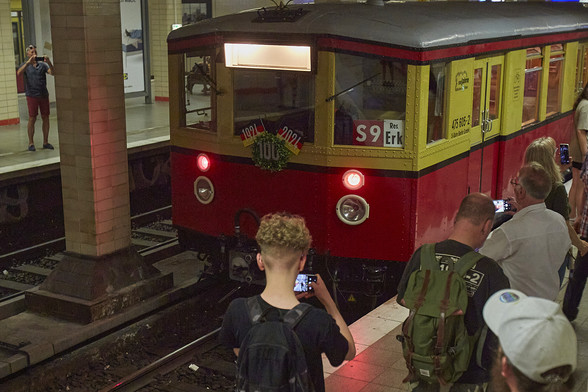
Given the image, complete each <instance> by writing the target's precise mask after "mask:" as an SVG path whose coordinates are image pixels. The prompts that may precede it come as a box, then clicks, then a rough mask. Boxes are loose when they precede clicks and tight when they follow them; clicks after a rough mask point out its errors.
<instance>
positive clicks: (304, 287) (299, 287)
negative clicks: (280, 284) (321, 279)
mask: <svg viewBox="0 0 588 392" xmlns="http://www.w3.org/2000/svg"><path fill="white" fill-rule="evenodd" d="M316 279H317V278H316V275H314V274H298V276H297V277H296V282H295V283H294V291H295V292H298V293H302V292H307V291H312V287H310V284H311V283H312V282H316Z"/></svg>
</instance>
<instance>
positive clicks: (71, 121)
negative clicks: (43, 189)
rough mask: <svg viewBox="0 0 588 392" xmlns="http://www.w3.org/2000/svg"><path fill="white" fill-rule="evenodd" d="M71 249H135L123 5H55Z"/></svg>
mask: <svg viewBox="0 0 588 392" xmlns="http://www.w3.org/2000/svg"><path fill="white" fill-rule="evenodd" d="M50 9H51V26H52V37H53V48H54V58H55V60H54V63H55V70H56V75H55V91H56V97H57V100H58V101H59V105H57V119H58V122H59V148H60V152H61V180H62V186H63V205H64V218H65V237H66V247H67V250H68V251H70V252H75V253H80V254H84V255H89V256H103V255H106V254H110V253H113V252H115V251H117V250H120V249H125V248H127V247H129V246H130V243H131V237H130V236H131V229H130V201H129V185H128V163H127V145H126V124H125V101H124V85H123V79H122V72H123V71H122V54H121V27H120V0H101V1H95V0H69V1H67V0H54V1H51V3H50Z"/></svg>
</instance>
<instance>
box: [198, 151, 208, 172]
mask: <svg viewBox="0 0 588 392" xmlns="http://www.w3.org/2000/svg"><path fill="white" fill-rule="evenodd" d="M196 164H197V165H198V169H200V171H202V172H207V171H208V169H210V158H208V155H206V154H198V158H196Z"/></svg>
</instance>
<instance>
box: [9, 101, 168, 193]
mask: <svg viewBox="0 0 588 392" xmlns="http://www.w3.org/2000/svg"><path fill="white" fill-rule="evenodd" d="M125 106H126V110H125V111H126V128H127V148H128V153H129V155H132V154H134V153H137V152H142V151H145V150H147V149H154V148H158V147H166V146H169V105H168V103H167V102H160V101H156V102H154V103H152V104H149V103H145V97H137V98H127V99H125ZM18 108H19V114H20V123H19V124H16V125H5V126H0V140H1V142H0V184H1V183H3V182H5V181H7V180H10V179H14V178H18V177H22V176H26V175H34V174H39V173H43V172H48V171H53V170H57V169H58V168H59V124H58V123H57V110H56V107H55V105H54V104H52V105H51V112H50V115H49V121H50V127H49V143H51V144H52V145H53V146H54V147H55V150H46V149H43V132H42V130H41V124H42V121H41V117H40V116H38V117H37V121H36V124H35V136H34V141H35V147H36V149H37V151H34V152H32V151H28V146H29V143H28V136H27V123H28V112H27V104H26V98H25V96H24V94H19V97H18Z"/></svg>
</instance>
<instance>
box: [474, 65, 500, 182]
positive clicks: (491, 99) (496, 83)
mask: <svg viewBox="0 0 588 392" xmlns="http://www.w3.org/2000/svg"><path fill="white" fill-rule="evenodd" d="M503 65H504V57H503V56H498V57H491V58H486V59H478V60H475V61H474V73H473V75H472V76H473V82H474V83H473V88H474V91H473V100H472V122H471V124H472V125H471V130H470V138H471V139H470V141H471V152H470V160H469V173H468V189H469V191H470V192H484V193H489V192H491V193H493V192H494V190H495V189H496V174H495V173H496V170H493V167H494V160H495V159H496V154H495V153H494V149H495V148H496V147H497V146H496V143H490V144H489V143H488V141H489V140H491V139H492V138H495V137H496V135H498V133H499V132H500V129H499V128H500V113H501V110H500V109H501V105H502V102H501V98H502V91H501V90H502V89H501V87H502V79H503Z"/></svg>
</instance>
